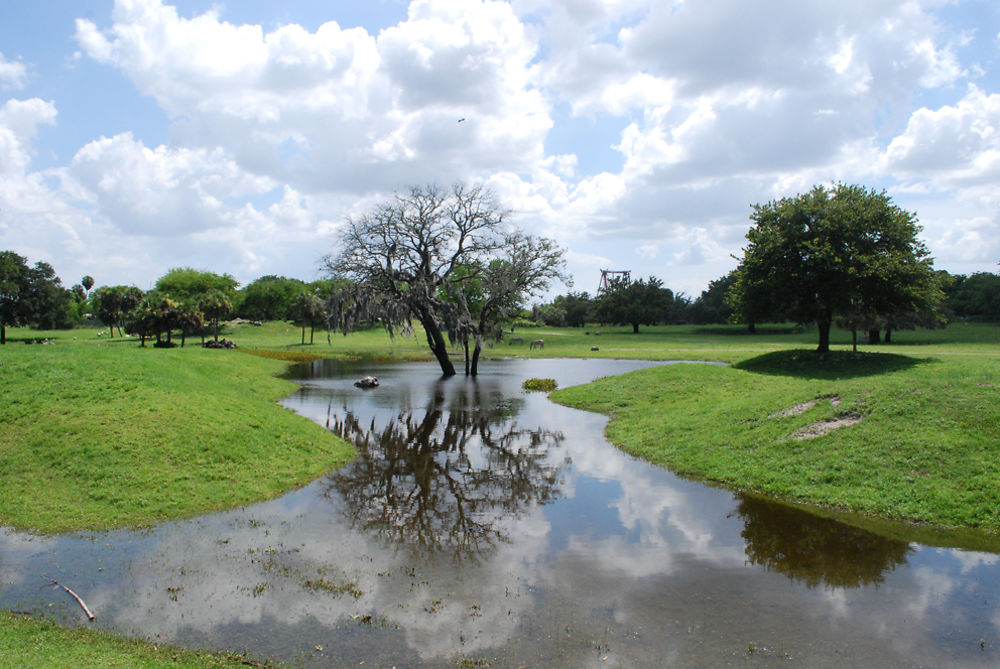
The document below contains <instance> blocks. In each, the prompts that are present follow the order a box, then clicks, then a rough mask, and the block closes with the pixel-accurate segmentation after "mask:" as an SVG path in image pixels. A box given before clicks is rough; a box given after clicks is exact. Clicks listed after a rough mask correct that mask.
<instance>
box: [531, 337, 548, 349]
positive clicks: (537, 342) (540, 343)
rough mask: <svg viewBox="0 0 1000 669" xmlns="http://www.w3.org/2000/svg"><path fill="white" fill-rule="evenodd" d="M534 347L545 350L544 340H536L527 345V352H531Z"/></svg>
mask: <svg viewBox="0 0 1000 669" xmlns="http://www.w3.org/2000/svg"><path fill="white" fill-rule="evenodd" d="M536 347H537V348H540V349H543V348H545V340H544V339H536V340H535V341H533V342H531V343H530V344H528V350H531V351H533V350H534V349H535V348H536Z"/></svg>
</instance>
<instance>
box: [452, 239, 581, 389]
mask: <svg viewBox="0 0 1000 669" xmlns="http://www.w3.org/2000/svg"><path fill="white" fill-rule="evenodd" d="M500 256H501V257H499V258H495V259H493V260H491V261H490V262H489V263H487V264H486V265H485V266H484V267H478V266H469V267H466V268H465V271H463V272H456V281H455V282H453V283H452V284H451V292H453V293H454V294H456V295H457V296H458V297H459V299H458V304H459V306H460V311H459V314H460V318H459V326H458V328H456V329H457V330H458V331H459V332H460V333H461V340H462V342H463V345H464V348H465V356H466V358H465V364H466V369H465V373H466V374H471V375H472V376H477V375H478V374H479V357H480V355H481V354H482V350H483V344H484V343H486V342H492V341H497V340H499V339H500V338H501V337H502V336H503V331H504V327H505V326H506V324H507V323H509V322H510V321H511V320H512V319H513V318H514V317H515V316H517V315H518V314H519V313H520V311H521V306H522V302H523V301H524V298H525V297H527V296H530V295H534V294H537V293H538V292H540V291H542V290H544V289H545V288H546V287H547V286H548V284H549V281H550V280H551V279H553V278H564V280H565V277H563V273H562V265H563V260H562V249H560V248H559V247H558V246H556V245H555V243H554V242H552V241H551V240H548V239H544V238H540V239H536V238H533V237H530V236H528V235H522V234H519V233H511V234H509V235H508V237H507V242H506V244H505V245H504V248H503V250H502V252H501V253H500ZM470 338H471V339H472V340H473V342H474V347H473V350H472V358H471V361H470V359H469V349H468V341H469V339H470Z"/></svg>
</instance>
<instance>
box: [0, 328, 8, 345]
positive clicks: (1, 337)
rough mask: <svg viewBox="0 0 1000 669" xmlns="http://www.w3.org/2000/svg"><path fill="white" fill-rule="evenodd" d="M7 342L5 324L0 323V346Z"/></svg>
mask: <svg viewBox="0 0 1000 669" xmlns="http://www.w3.org/2000/svg"><path fill="white" fill-rule="evenodd" d="M6 343H7V324H6V323H0V346H3V345H4V344H6Z"/></svg>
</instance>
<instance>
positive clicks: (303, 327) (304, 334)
mask: <svg viewBox="0 0 1000 669" xmlns="http://www.w3.org/2000/svg"><path fill="white" fill-rule="evenodd" d="M302 345H303V346H305V345H306V326H305V325H303V326H302Z"/></svg>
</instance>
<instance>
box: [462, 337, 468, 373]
mask: <svg viewBox="0 0 1000 669" xmlns="http://www.w3.org/2000/svg"><path fill="white" fill-rule="evenodd" d="M462 348H464V349H465V375H466V376H469V340H468V338H466V339H465V341H463V342H462Z"/></svg>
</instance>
